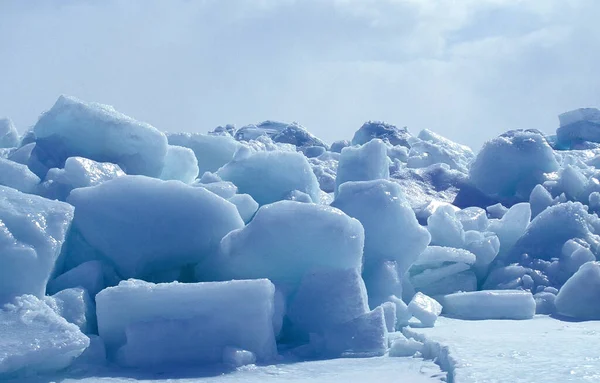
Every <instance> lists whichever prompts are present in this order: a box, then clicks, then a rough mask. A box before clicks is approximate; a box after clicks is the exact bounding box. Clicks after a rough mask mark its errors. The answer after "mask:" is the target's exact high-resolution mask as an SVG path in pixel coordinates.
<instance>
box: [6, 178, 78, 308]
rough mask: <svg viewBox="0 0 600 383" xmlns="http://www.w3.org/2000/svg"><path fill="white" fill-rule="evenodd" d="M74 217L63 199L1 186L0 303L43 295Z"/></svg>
mask: <svg viewBox="0 0 600 383" xmlns="http://www.w3.org/2000/svg"><path fill="white" fill-rule="evenodd" d="M72 219H73V207H72V206H70V205H68V204H66V203H64V202H58V201H50V200H47V199H45V198H42V197H38V196H35V195H31V194H24V193H21V192H19V191H17V190H15V189H11V188H8V187H4V186H0V304H3V303H6V302H8V301H10V300H12V298H14V297H16V296H19V295H22V294H32V295H35V296H37V297H39V298H41V297H43V296H44V293H45V292H46V283H47V282H48V279H49V278H50V275H51V273H52V271H53V270H54V267H55V263H56V261H57V259H58V255H59V254H60V251H61V247H62V244H63V242H64V240H65V235H66V233H67V230H68V229H69V227H70V225H71V221H72Z"/></svg>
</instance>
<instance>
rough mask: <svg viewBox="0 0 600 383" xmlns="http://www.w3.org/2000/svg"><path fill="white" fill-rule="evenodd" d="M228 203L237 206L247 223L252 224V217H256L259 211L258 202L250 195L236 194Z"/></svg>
mask: <svg viewBox="0 0 600 383" xmlns="http://www.w3.org/2000/svg"><path fill="white" fill-rule="evenodd" d="M228 201H229V202H231V203H232V204H234V205H235V207H236V208H237V209H238V213H240V217H241V218H242V220H243V221H244V222H245V223H248V222H250V220H251V219H252V217H254V213H256V211H257V210H258V202H256V201H255V200H254V198H252V196H251V195H250V194H236V195H234V196H232V197H231V198H229V199H228Z"/></svg>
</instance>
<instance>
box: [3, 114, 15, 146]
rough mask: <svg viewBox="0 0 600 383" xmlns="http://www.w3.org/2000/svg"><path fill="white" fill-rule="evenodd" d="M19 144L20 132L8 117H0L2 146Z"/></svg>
mask: <svg viewBox="0 0 600 383" xmlns="http://www.w3.org/2000/svg"><path fill="white" fill-rule="evenodd" d="M16 146H19V134H18V133H17V129H16V128H15V126H14V125H13V123H12V121H11V120H10V119H8V118H0V148H14V147H16Z"/></svg>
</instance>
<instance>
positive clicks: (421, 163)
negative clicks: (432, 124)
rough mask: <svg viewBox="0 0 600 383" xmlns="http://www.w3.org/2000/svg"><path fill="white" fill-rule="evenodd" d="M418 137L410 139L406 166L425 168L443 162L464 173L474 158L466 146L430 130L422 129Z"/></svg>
mask: <svg viewBox="0 0 600 383" xmlns="http://www.w3.org/2000/svg"><path fill="white" fill-rule="evenodd" d="M418 138H419V139H418V140H413V141H412V143H411V147H410V151H409V153H408V166H409V167H411V168H425V167H427V166H429V165H433V164H437V163H444V164H447V165H448V166H450V168H451V169H456V170H459V171H461V172H465V173H466V172H467V171H468V169H469V164H470V163H471V161H472V160H473V159H474V158H475V155H474V154H473V151H472V150H471V148H469V147H468V146H464V145H460V144H457V143H455V142H452V141H450V140H449V139H447V138H445V137H442V136H440V135H438V134H436V133H434V132H432V131H430V130H427V129H425V130H422V131H421V132H420V133H419V136H418Z"/></svg>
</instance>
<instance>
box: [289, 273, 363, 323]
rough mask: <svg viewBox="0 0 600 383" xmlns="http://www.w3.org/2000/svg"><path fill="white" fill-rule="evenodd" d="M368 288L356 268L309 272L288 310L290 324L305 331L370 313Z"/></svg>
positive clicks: (344, 321)
mask: <svg viewBox="0 0 600 383" xmlns="http://www.w3.org/2000/svg"><path fill="white" fill-rule="evenodd" d="M368 311H369V306H368V304H367V290H366V288H365V284H364V282H363V280H362V278H361V276H360V273H359V271H358V270H356V269H347V270H327V271H314V272H309V273H307V274H306V275H305V276H304V278H303V279H302V283H301V284H300V287H299V288H298V292H297V293H296V294H295V296H294V297H293V298H292V301H291V303H290V305H289V309H288V313H287V315H288V317H289V319H290V321H291V323H292V324H293V325H294V326H295V327H296V328H297V329H298V330H302V331H304V332H305V333H307V334H308V333H322V332H323V331H324V330H326V329H328V328H330V327H334V326H336V325H340V324H342V323H346V322H349V321H351V320H353V319H355V318H358V317H359V316H361V315H363V314H365V313H367V312H368Z"/></svg>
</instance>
